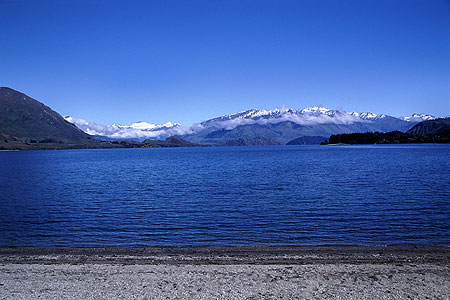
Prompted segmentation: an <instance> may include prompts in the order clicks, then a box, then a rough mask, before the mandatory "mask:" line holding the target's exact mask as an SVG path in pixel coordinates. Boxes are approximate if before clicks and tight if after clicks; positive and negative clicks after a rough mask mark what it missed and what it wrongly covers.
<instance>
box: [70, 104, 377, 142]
mask: <svg viewBox="0 0 450 300" xmlns="http://www.w3.org/2000/svg"><path fill="white" fill-rule="evenodd" d="M65 119H66V120H67V121H69V122H70V123H73V124H75V125H76V126H77V127H78V128H80V129H81V130H83V131H84V132H86V133H88V134H91V135H101V136H106V137H110V138H117V139H140V140H143V139H147V138H149V139H163V138H167V137H169V136H172V135H178V136H183V135H188V134H196V133H199V132H201V131H204V130H207V131H214V130H220V129H225V130H232V129H234V128H236V127H238V126H241V125H253V124H258V125H265V124H276V123H281V122H286V121H289V122H293V123H296V124H299V125H308V126H311V125H317V124H353V123H356V122H369V121H367V120H363V119H361V118H360V117H359V116H355V115H352V114H349V113H346V112H341V111H332V113H331V114H323V113H302V112H297V111H292V110H287V109H285V108H284V109H279V110H277V113H276V115H275V116H271V117H267V116H266V117H264V116H259V117H257V118H251V117H244V118H234V119H233V118H232V119H228V120H209V121H205V122H202V123H197V124H194V125H192V126H189V127H184V126H181V125H179V124H171V123H166V124H171V125H170V126H169V127H167V126H166V124H162V125H152V126H154V127H152V128H151V129H141V128H135V127H132V126H131V125H130V126H123V125H116V124H114V125H102V124H98V123H94V122H88V121H86V120H83V119H77V118H73V117H69V116H67V117H65Z"/></svg>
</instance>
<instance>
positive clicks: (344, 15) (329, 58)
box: [0, 0, 450, 126]
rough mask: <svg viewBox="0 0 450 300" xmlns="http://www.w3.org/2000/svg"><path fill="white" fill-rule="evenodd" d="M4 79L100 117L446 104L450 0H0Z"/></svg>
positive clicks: (127, 120) (64, 109) (433, 110)
mask: <svg viewBox="0 0 450 300" xmlns="http://www.w3.org/2000/svg"><path fill="white" fill-rule="evenodd" d="M0 86H7V87H11V88H13V89H16V90H18V91H20V92H23V93H25V94H27V95H29V96H31V97H33V98H35V99H37V100H39V101H41V102H43V103H44V104H46V105H48V106H50V107H51V108H52V109H54V110H55V111H57V112H59V113H60V114H62V115H70V116H73V117H76V118H82V119H86V120H89V121H91V122H97V123H101V124H112V123H119V124H131V123H132V122H136V121H147V122H149V123H156V124H161V123H165V122H168V121H171V122H178V123H181V124H183V125H185V126H189V125H191V124H193V123H197V122H201V121H204V120H207V119H210V118H213V117H217V116H220V115H223V114H230V113H234V112H238V111H242V110H247V109H251V108H259V109H262V108H265V109H274V108H277V107H282V106H286V107H289V108H293V109H302V108H305V107H308V106H317V105H323V106H325V107H328V108H331V109H336V108H338V109H343V110H345V111H358V112H365V111H372V112H375V113H386V114H389V115H392V116H406V115H411V114H412V113H416V112H417V113H422V112H423V113H428V114H432V115H435V116H447V115H449V114H450V0H353V1H350V0H328V1H325V0H305V1H302V0H295V1H287V0H286V1H283V0H270V1H269V0H253V1H248V0H236V1H235V0H223V1H214V0H193V1H189V0H183V1H174V0H162V1H157V0H154V1H133V0H130V1H106V0H89V1H88V0H79V1H69V0H39V1H34V0H30V1H25V0H0Z"/></svg>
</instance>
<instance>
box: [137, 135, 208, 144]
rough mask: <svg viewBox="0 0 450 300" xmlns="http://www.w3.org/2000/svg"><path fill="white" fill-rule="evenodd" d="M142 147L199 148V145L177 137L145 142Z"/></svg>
mask: <svg viewBox="0 0 450 300" xmlns="http://www.w3.org/2000/svg"><path fill="white" fill-rule="evenodd" d="M141 144H142V147H198V146H201V145H199V144H194V143H191V142H188V141H186V140H183V139H182V138H180V137H177V136H170V137H168V138H167V139H165V140H164V141H159V140H145V141H143V142H142V143H141Z"/></svg>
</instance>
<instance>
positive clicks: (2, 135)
mask: <svg viewBox="0 0 450 300" xmlns="http://www.w3.org/2000/svg"><path fill="white" fill-rule="evenodd" d="M88 137H89V135H87V134H86V133H84V132H83V131H81V130H80V129H78V128H77V127H76V126H75V125H73V124H71V123H69V122H67V121H66V120H64V118H63V117H61V115H60V114H58V113H57V112H55V111H53V110H52V109H51V108H50V107H48V106H45V105H44V104H42V103H40V102H39V101H36V100H35V99H33V98H31V97H28V96H27V95H25V94H22V93H20V92H18V91H15V90H13V89H10V88H7V87H1V88H0V140H1V141H2V142H23V143H25V142H28V143H30V142H31V143H71V142H81V141H86V140H87V139H88Z"/></svg>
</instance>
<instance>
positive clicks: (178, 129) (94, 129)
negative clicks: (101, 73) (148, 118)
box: [66, 106, 434, 145]
mask: <svg viewBox="0 0 450 300" xmlns="http://www.w3.org/2000/svg"><path fill="white" fill-rule="evenodd" d="M431 119H434V117H433V116H430V115H426V114H414V115H412V116H411V117H401V118H396V117H392V116H388V115H386V114H375V113H373V112H362V113H358V112H345V111H342V110H331V109H328V108H325V107H321V106H313V107H307V108H304V109H302V110H294V109H285V108H283V109H274V110H265V109H250V110H246V111H241V112H238V113H233V114H229V115H224V116H220V117H216V118H213V119H210V120H206V121H204V122H201V123H197V124H194V125H193V126H190V127H183V126H181V125H180V124H178V123H172V122H167V123H165V124H161V125H157V124H151V123H147V122H137V123H133V124H131V125H117V124H113V125H109V126H106V125H100V124H96V123H92V122H88V121H85V120H82V119H75V118H72V117H66V120H67V121H69V122H72V123H74V124H76V125H77V126H78V127H79V128H81V129H82V130H84V131H85V132H87V133H89V134H92V135H95V136H101V137H100V139H102V140H105V139H110V138H113V139H134V140H138V141H143V140H145V139H164V138H167V137H169V136H173V135H176V136H179V137H182V138H183V139H186V140H188V141H190V142H192V143H200V144H211V145H227V144H236V143H237V144H246V143H250V144H251V143H253V142H250V139H253V140H254V141H256V140H257V139H258V138H265V139H267V141H266V142H267V143H277V144H286V143H288V142H290V141H292V140H295V139H297V138H301V137H315V136H320V137H329V136H330V135H332V134H339V133H352V132H367V131H380V132H389V131H395V130H399V131H407V130H408V129H410V128H411V127H412V126H414V125H415V124H417V123H418V122H420V121H422V120H431ZM105 137H106V138H105ZM239 139H241V140H239ZM269 140H270V141H271V142H268V141H269ZM310 140H311V139H310ZM228 141H230V142H229V143H228ZM300 141H301V140H299V142H300ZM302 142H306V140H305V139H304V140H303V141H302ZM255 143H257V144H259V143H265V142H262V140H260V141H259V142H255Z"/></svg>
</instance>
